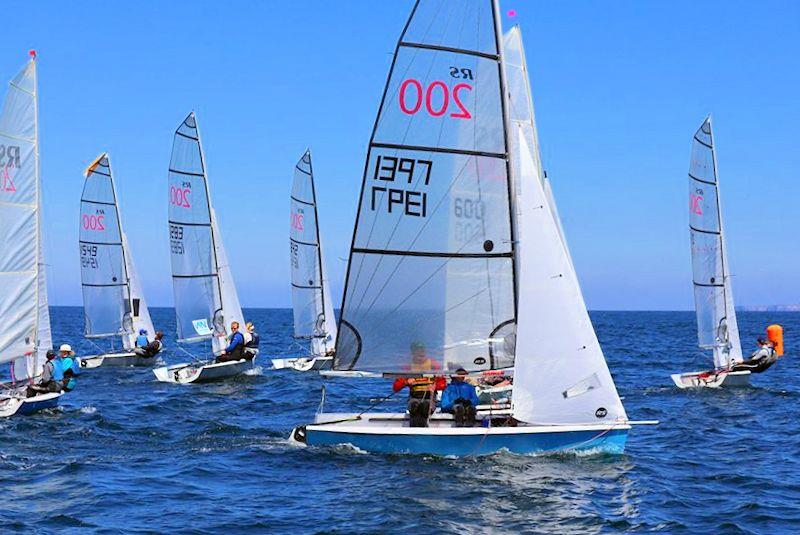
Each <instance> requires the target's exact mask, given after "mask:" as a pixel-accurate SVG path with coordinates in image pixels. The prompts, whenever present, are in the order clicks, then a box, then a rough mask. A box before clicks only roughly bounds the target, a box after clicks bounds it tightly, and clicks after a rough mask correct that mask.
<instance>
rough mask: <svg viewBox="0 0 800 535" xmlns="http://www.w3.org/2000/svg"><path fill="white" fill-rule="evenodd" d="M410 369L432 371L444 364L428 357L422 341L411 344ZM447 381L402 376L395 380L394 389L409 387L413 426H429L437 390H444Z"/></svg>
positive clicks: (397, 390)
mask: <svg viewBox="0 0 800 535" xmlns="http://www.w3.org/2000/svg"><path fill="white" fill-rule="evenodd" d="M407 369H408V371H410V372H416V373H430V372H432V371H438V370H441V369H442V365H441V364H439V363H438V362H436V361H435V360H433V359H432V358H430V357H428V354H427V352H426V350H425V345H424V344H423V343H422V342H413V343H412V344H411V364H410V365H409V366H407ZM446 384H447V381H446V380H445V378H444V377H431V376H422V377H400V378H398V379H396V380H395V382H394V384H393V385H392V390H394V391H395V392H399V391H400V390H402V389H403V388H405V387H408V390H409V392H408V414H409V420H410V424H411V427H427V426H428V418H430V415H431V414H432V413H433V411H434V410H435V409H436V392H437V391H440V390H444V388H445V386H446Z"/></svg>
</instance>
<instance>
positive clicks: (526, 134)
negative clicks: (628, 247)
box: [503, 26, 572, 264]
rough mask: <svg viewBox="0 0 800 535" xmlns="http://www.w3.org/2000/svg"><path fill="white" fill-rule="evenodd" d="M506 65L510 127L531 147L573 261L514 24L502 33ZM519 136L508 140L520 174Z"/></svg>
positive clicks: (554, 215) (523, 56) (518, 191)
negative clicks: (542, 155)
mask: <svg viewBox="0 0 800 535" xmlns="http://www.w3.org/2000/svg"><path fill="white" fill-rule="evenodd" d="M503 65H504V66H505V69H506V80H507V93H508V115H509V120H510V123H511V127H512V128H511V129H512V131H513V130H520V131H521V132H522V135H523V138H524V139H525V141H526V142H527V144H528V147H529V148H530V152H531V154H532V156H533V162H534V167H535V169H536V176H537V177H538V179H539V181H540V182H541V183H542V187H543V188H544V195H545V200H546V201H547V203H548V204H549V205H550V211H551V213H552V214H553V218H554V219H555V222H556V227H557V228H558V234H559V237H560V238H561V241H562V242H564V248H565V249H566V251H567V256H568V257H569V261H570V264H572V256H571V255H570V252H569V247H567V243H566V240H565V238H564V229H563V228H562V226H561V218H559V216H558V209H557V207H556V201H555V198H554V197H553V192H552V189H551V187H550V179H549V178H547V174H546V173H545V172H544V170H543V168H542V160H541V158H540V153H539V134H538V131H537V130H536V115H535V113H534V107H533V95H532V92H531V84H530V74H529V73H528V64H527V61H526V59H525V47H524V45H523V42H522V31H521V30H520V28H519V26H514V27H513V28H511V29H510V30H508V31H507V32H506V34H505V35H504V36H503ZM516 140H517V137H516V136H512V137H511V139H510V140H509V141H510V143H511V144H512V149H513V153H512V162H513V165H514V167H513V169H514V173H513V175H514V176H519V174H520V172H521V171H520V167H519V166H520V159H519V147H517V146H516V143H517V142H516ZM515 193H516V194H517V195H519V193H520V190H519V185H517V186H516V188H515Z"/></svg>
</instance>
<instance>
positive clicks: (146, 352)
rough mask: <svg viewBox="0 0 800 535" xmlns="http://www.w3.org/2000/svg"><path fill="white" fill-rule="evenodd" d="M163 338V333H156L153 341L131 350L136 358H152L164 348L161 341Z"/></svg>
mask: <svg viewBox="0 0 800 535" xmlns="http://www.w3.org/2000/svg"><path fill="white" fill-rule="evenodd" d="M162 338H164V333H162V332H161V331H156V337H155V338H154V339H153V341H152V342H147V343H146V344H145V345H143V346H139V347H137V348H136V349H134V350H133V352H134V354H136V356H138V357H145V358H152V357H155V356H156V355H158V354H159V353H160V352H161V350H162V349H163V348H164V342H162V341H161V339H162ZM137 343H138V342H137Z"/></svg>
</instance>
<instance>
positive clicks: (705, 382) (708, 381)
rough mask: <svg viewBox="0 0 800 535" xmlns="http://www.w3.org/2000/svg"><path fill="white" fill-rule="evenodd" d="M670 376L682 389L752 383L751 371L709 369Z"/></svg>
mask: <svg viewBox="0 0 800 535" xmlns="http://www.w3.org/2000/svg"><path fill="white" fill-rule="evenodd" d="M670 377H672V380H673V382H674V383H675V385H676V386H677V387H678V388H680V389H684V388H722V387H725V388H730V387H736V386H747V385H748V384H750V372H749V371H726V370H721V371H715V370H708V371H704V372H690V373H674V374H672V375H671V376H670Z"/></svg>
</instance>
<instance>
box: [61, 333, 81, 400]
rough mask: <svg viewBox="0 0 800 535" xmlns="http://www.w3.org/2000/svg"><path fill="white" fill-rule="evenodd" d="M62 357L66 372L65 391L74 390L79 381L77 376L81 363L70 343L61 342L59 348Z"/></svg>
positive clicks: (64, 371) (62, 364)
mask: <svg viewBox="0 0 800 535" xmlns="http://www.w3.org/2000/svg"><path fill="white" fill-rule="evenodd" d="M58 352H59V355H60V357H61V369H62V370H63V374H64V391H65V392H69V391H71V390H73V389H74V388H75V386H76V384H77V382H78V380H77V379H76V376H77V375H78V374H79V373H80V369H81V365H80V362H78V359H77V358H76V357H75V352H74V351H73V350H72V346H70V345H69V344H61V347H59V348H58Z"/></svg>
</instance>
